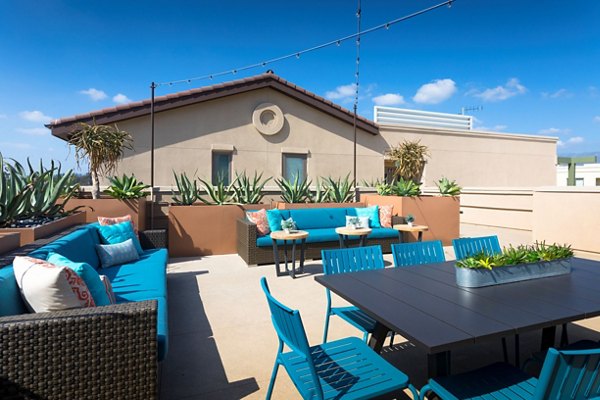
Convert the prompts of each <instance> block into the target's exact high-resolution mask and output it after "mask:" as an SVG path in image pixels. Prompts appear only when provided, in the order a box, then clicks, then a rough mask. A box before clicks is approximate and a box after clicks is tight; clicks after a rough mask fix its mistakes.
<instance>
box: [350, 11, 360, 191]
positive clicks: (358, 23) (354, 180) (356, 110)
mask: <svg viewBox="0 0 600 400" xmlns="http://www.w3.org/2000/svg"><path fill="white" fill-rule="evenodd" d="M360 17H361V8H360V0H358V6H357V9H356V29H357V30H356V31H357V36H356V73H355V79H356V81H355V92H354V119H353V128H354V143H353V144H354V148H353V161H354V165H353V169H352V171H353V174H352V176H353V183H354V201H358V187H357V184H356V119H357V113H358V85H359V83H360V80H359V76H360V75H359V73H360V69H359V67H360V20H361V18H360Z"/></svg>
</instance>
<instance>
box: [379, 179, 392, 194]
mask: <svg viewBox="0 0 600 400" xmlns="http://www.w3.org/2000/svg"><path fill="white" fill-rule="evenodd" d="M375 189H377V194H378V195H380V196H391V195H392V194H394V193H393V190H392V189H393V188H392V185H391V184H389V183H387V182H381V183H379V184H377V185H376V186H375Z"/></svg>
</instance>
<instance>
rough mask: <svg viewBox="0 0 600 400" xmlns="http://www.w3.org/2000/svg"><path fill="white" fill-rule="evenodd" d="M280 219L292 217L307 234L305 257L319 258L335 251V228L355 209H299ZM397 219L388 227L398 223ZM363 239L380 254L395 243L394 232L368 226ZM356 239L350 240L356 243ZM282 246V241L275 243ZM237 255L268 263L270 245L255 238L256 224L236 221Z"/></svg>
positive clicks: (253, 262) (249, 261)
mask: <svg viewBox="0 0 600 400" xmlns="http://www.w3.org/2000/svg"><path fill="white" fill-rule="evenodd" d="M279 211H280V212H281V216H282V217H283V218H284V219H287V218H290V217H291V218H292V219H293V220H294V222H295V223H296V228H298V229H301V230H303V231H307V232H308V233H309V235H308V237H307V238H306V254H305V256H306V258H308V259H319V258H321V250H322V249H335V248H339V236H338V234H337V233H336V232H335V228H339V227H341V226H345V225H346V216H356V208H303V209H296V210H279ZM397 218H398V217H394V219H395V220H396V221H392V224H394V223H399V222H398V221H397ZM372 229H373V231H372V232H371V233H370V234H369V236H368V237H367V240H368V243H369V244H380V245H381V247H382V250H383V252H384V253H389V252H391V247H390V246H391V244H392V243H398V240H399V236H398V231H397V230H395V229H393V228H380V227H372ZM358 239H359V237H358V236H354V237H350V240H354V241H356V242H357V243H358ZM279 243H281V244H283V241H279ZM237 249H238V254H239V255H240V257H242V259H243V260H244V261H245V262H246V263H247V264H248V265H257V264H272V263H273V242H272V240H271V238H270V236H269V235H265V236H258V232H257V230H256V224H254V223H253V222H250V221H248V219H246V218H242V219H239V220H238V222H237Z"/></svg>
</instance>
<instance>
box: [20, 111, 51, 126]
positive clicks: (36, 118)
mask: <svg viewBox="0 0 600 400" xmlns="http://www.w3.org/2000/svg"><path fill="white" fill-rule="evenodd" d="M19 116H20V117H21V118H23V119H24V120H26V121H30V122H43V123H47V122H50V121H52V117H50V116H48V115H44V113H43V112H41V111H37V110H36V111H21V112H20V113H19Z"/></svg>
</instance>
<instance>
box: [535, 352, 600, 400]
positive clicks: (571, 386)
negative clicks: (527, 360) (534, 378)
mask: <svg viewBox="0 0 600 400" xmlns="http://www.w3.org/2000/svg"><path fill="white" fill-rule="evenodd" d="M599 370H600V348H599V349H591V350H569V351H567V350H564V351H561V350H556V349H549V350H548V354H547V355H546V360H545V361H544V366H543V367H542V372H541V373H540V377H539V381H538V384H537V387H536V391H535V395H534V399H535V400H542V399H548V400H559V399H560V400H569V399H592V398H598V396H600V375H599V373H600V371H599Z"/></svg>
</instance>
